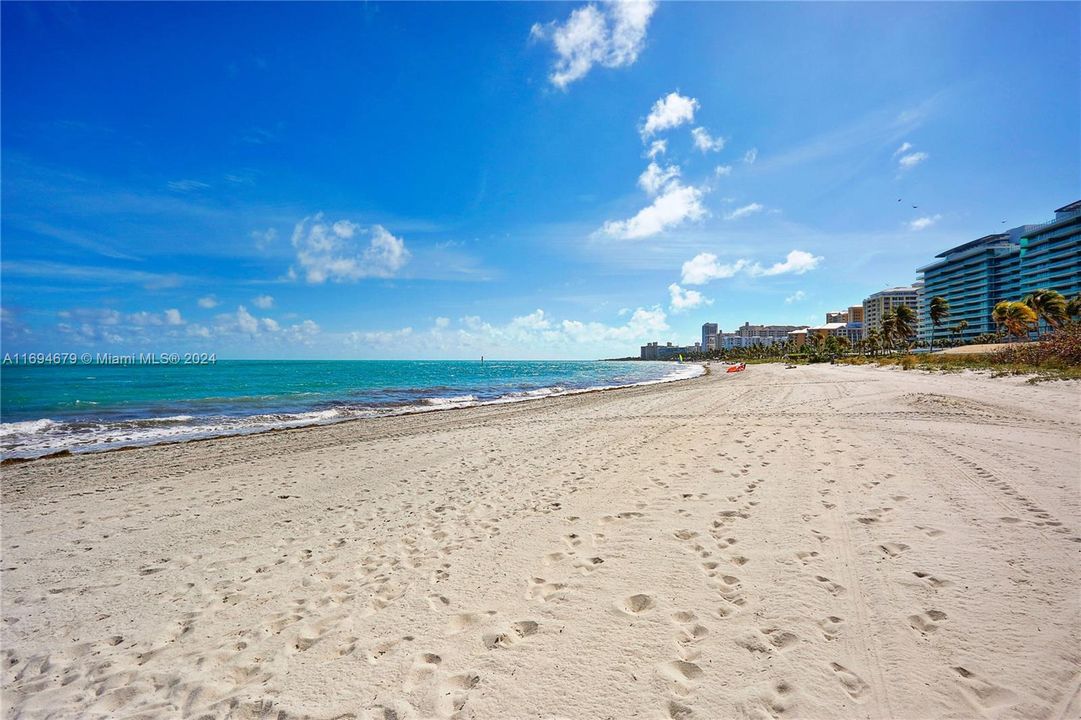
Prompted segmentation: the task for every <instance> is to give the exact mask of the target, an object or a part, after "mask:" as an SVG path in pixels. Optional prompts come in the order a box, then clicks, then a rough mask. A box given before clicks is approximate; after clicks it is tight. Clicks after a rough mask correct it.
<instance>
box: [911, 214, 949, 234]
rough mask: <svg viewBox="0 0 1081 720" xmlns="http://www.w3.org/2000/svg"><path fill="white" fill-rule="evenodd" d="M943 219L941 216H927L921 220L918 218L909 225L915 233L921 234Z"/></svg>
mask: <svg viewBox="0 0 1081 720" xmlns="http://www.w3.org/2000/svg"><path fill="white" fill-rule="evenodd" d="M941 219H942V216H941V215H939V214H935V215H927V216H924V217H921V218H916V219H915V220H913V221H912V222H910V223H909V224H908V229H909V230H913V231H915V232H919V231H920V230H926V229H927V228H929V227H931V226H932V225H934V224H935V223H936V222H938V221H939V220H941Z"/></svg>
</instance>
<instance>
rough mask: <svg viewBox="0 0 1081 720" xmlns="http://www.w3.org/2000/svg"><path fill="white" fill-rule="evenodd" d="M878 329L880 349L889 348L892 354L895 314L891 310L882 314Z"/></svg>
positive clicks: (895, 332)
mask: <svg viewBox="0 0 1081 720" xmlns="http://www.w3.org/2000/svg"><path fill="white" fill-rule="evenodd" d="M880 329H881V331H882V347H883V348H889V349H890V350H891V352H892V348H893V342H894V340H896V339H897V313H896V312H894V311H893V310H887V311H886V312H885V313H883V315H882V322H881V324H880Z"/></svg>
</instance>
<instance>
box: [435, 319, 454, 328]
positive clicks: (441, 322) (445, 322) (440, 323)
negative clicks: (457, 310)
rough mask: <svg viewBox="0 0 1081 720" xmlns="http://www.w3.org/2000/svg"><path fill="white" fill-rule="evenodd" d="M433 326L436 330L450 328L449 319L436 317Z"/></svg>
mask: <svg viewBox="0 0 1081 720" xmlns="http://www.w3.org/2000/svg"><path fill="white" fill-rule="evenodd" d="M435 326H436V327H437V328H445V327H449V326H450V318H445V317H437V318H436V319H435Z"/></svg>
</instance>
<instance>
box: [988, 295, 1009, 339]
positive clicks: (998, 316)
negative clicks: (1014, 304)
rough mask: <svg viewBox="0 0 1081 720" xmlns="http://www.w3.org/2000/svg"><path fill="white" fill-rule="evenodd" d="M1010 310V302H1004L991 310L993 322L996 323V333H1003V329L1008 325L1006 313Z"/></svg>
mask: <svg viewBox="0 0 1081 720" xmlns="http://www.w3.org/2000/svg"><path fill="white" fill-rule="evenodd" d="M1009 309H1010V301H1009V300H1003V301H1002V302H1000V303H998V304H996V305H995V307H994V309H993V310H991V320H992V321H993V322H994V323H995V332H996V333H999V332H1002V327H1003V326H1004V325H1005V324H1006V313H1007V312H1008V311H1009Z"/></svg>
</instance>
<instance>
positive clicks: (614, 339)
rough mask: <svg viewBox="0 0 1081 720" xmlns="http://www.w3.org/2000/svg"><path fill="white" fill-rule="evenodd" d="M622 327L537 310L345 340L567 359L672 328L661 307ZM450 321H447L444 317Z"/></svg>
mask: <svg viewBox="0 0 1081 720" xmlns="http://www.w3.org/2000/svg"><path fill="white" fill-rule="evenodd" d="M624 317H625V321H624V322H623V323H622V324H619V325H608V324H606V323H602V322H584V321H581V320H559V319H557V318H554V317H552V316H551V315H549V314H548V313H547V312H545V311H544V310H541V309H537V310H535V311H533V312H531V313H529V314H527V315H521V316H518V317H515V318H513V319H511V320H510V321H508V322H506V323H503V324H497V323H491V322H487V321H485V320H483V319H482V318H480V317H477V316H467V317H463V318H460V319H459V320H458V322H457V324H455V323H453V322H451V321H449V320H448V321H447V322H446V323H445V324H444V323H439V322H436V323H435V324H433V325H432V326H431V327H429V328H427V329H423V330H416V329H414V328H413V327H404V328H401V329H398V330H377V331H355V332H351V333H348V334H346V335H345V336H344V340H345V343H346V344H349V345H361V344H363V345H364V346H365V348H366V349H370V350H375V351H380V350H381V351H386V352H395V351H399V350H400V349H401V347H402V345H403V343H405V342H409V343H411V344H415V345H421V346H423V347H425V348H426V349H429V350H431V351H433V352H435V351H441V352H445V353H447V354H451V355H456V356H459V357H460V356H462V355H472V354H477V355H489V356H491V355H495V354H497V353H498V354H507V355H516V356H519V357H520V356H522V355H523V354H540V355H551V356H556V357H566V356H567V355H568V353H570V354H576V353H577V354H580V353H582V352H583V348H586V350H585V352H586V353H591V352H594V351H600V352H611V351H613V350H615V351H616V352H619V349H618V348H620V346H626V345H628V344H631V343H636V342H641V341H643V340H648V339H653V340H655V339H657V337H658V335H659V334H660V333H663V332H665V331H667V330H668V329H669V327H668V322H667V315H666V314H665V311H664V310H663V309H661V308H660V307H659V306H654V307H651V308H644V307H640V308H638V309H636V310H635V311H634V312H633V313H631V312H630V311H628V312H627V313H624ZM444 319H446V318H444Z"/></svg>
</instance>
